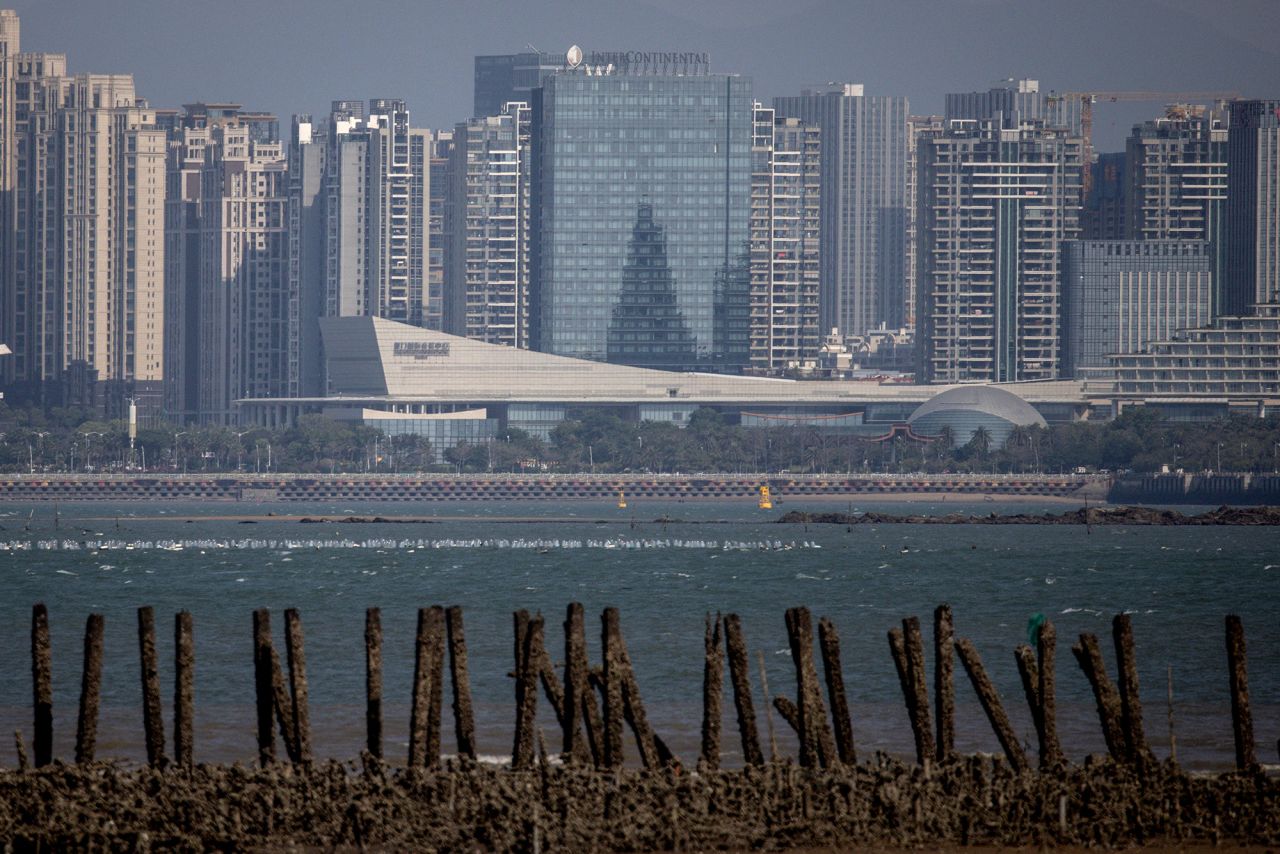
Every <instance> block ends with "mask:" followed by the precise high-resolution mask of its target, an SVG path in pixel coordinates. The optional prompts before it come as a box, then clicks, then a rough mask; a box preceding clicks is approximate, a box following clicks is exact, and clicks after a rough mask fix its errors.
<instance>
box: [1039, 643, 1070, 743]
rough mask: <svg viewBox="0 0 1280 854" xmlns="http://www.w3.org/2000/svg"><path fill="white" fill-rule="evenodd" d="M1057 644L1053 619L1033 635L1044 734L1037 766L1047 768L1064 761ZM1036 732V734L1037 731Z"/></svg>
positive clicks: (1041, 738) (1041, 739)
mask: <svg viewBox="0 0 1280 854" xmlns="http://www.w3.org/2000/svg"><path fill="white" fill-rule="evenodd" d="M1057 646H1058V632H1057V629H1055V628H1054V627H1053V621H1052V620H1045V621H1044V623H1042V624H1041V625H1040V631H1039V634H1038V636H1037V638H1036V656H1037V658H1038V662H1037V663H1038V665H1039V678H1040V684H1039V690H1038V692H1037V693H1038V696H1039V697H1040V715H1041V718H1042V721H1043V726H1044V734H1043V736H1041V737H1040V742H1041V743H1040V767H1041V768H1049V767H1054V766H1057V765H1061V764H1062V763H1064V762H1065V761H1066V757H1065V756H1064V755H1063V753H1062V743H1061V742H1059V741H1058V700H1057V688H1056V674H1055V666H1054V657H1055V654H1056V651H1057ZM1037 734H1039V733H1037Z"/></svg>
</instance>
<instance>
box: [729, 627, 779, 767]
mask: <svg viewBox="0 0 1280 854" xmlns="http://www.w3.org/2000/svg"><path fill="white" fill-rule="evenodd" d="M724 643H725V650H726V651H727V652H728V655H729V681H730V683H731V684H732V685H733V705H734V708H735V709H736V710H737V713H738V732H739V733H740V735H741V737H742V759H743V761H744V762H746V764H748V765H763V764H764V755H763V754H762V753H761V752H760V737H759V735H757V733H756V713H755V708H754V706H753V705H752V703H751V670H750V663H749V662H748V660H747V644H746V641H745V640H743V637H742V621H741V620H740V619H739V618H738V615H737V614H729V615H727V616H726V617H725V618H724ZM765 702H766V703H768V702H769V698H768V697H767V696H766V697H765Z"/></svg>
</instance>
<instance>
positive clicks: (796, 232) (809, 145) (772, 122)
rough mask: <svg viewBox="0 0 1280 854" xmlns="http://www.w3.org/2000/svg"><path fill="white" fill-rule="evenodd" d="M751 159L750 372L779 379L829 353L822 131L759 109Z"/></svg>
mask: <svg viewBox="0 0 1280 854" xmlns="http://www.w3.org/2000/svg"><path fill="white" fill-rule="evenodd" d="M751 157H752V171H751V361H750V369H751V370H752V371H754V372H759V373H774V372H778V371H783V370H786V369H787V368H790V367H796V366H798V365H799V363H801V362H803V361H812V360H814V359H816V358H817V355H818V349H819V348H820V347H821V346H822V329H821V327H820V325H819V288H820V261H821V237H820V232H821V187H822V131H821V129H820V128H819V127H818V126H817V125H811V124H806V123H804V122H801V121H800V120H799V119H788V118H778V117H777V116H776V114H775V111H774V110H773V109H770V108H768V107H764V106H762V105H760V104H759V103H757V104H756V107H755V130H754V139H753V141H752V146H751Z"/></svg>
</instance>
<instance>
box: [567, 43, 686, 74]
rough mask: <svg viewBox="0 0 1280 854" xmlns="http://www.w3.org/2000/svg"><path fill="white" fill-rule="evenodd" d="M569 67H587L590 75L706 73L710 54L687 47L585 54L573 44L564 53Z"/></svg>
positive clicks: (599, 51) (595, 51)
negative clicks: (682, 48) (689, 49)
mask: <svg viewBox="0 0 1280 854" xmlns="http://www.w3.org/2000/svg"><path fill="white" fill-rule="evenodd" d="M565 64H566V65H567V66H568V67H569V68H574V69H576V68H585V70H586V72H587V74H595V75H601V74H612V73H614V72H615V71H617V72H619V73H623V74H645V73H648V74H706V73H708V72H709V71H710V70H711V54H709V53H706V52H704V51H688V50H683V51H681V50H593V51H591V53H590V54H584V53H583V51H582V48H580V47H578V46H577V45H574V46H573V47H571V48H569V50H568V52H566V53H565Z"/></svg>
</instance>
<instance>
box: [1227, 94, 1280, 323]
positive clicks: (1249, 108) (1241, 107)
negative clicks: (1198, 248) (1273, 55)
mask: <svg viewBox="0 0 1280 854" xmlns="http://www.w3.org/2000/svg"><path fill="white" fill-rule="evenodd" d="M1230 110H1231V113H1230V126H1231V127H1230V135H1229V137H1228V142H1227V200H1228V201H1227V222H1226V243H1227V249H1226V253H1225V259H1224V267H1225V271H1224V274H1223V283H1222V304H1223V311H1224V312H1225V313H1229V314H1234V315H1242V314H1245V313H1247V312H1248V311H1250V306H1252V305H1255V304H1261V303H1274V302H1280V100H1268V101H1233V102H1232V103H1231V106H1230Z"/></svg>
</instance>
